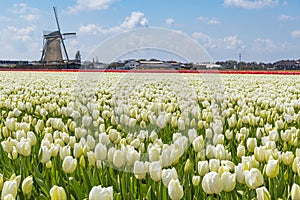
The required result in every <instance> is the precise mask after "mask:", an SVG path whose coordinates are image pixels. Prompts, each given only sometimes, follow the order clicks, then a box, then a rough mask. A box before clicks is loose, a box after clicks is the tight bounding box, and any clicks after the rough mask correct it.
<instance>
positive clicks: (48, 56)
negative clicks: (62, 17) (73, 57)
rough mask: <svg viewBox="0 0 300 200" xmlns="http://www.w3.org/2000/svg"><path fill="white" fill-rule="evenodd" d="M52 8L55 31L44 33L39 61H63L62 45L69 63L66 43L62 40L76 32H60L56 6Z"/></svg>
mask: <svg viewBox="0 0 300 200" xmlns="http://www.w3.org/2000/svg"><path fill="white" fill-rule="evenodd" d="M53 10H54V16H55V20H56V25H57V31H53V32H50V33H44V34H43V36H44V39H43V51H42V57H41V62H43V63H65V60H64V59H63V56H62V49H61V45H62V46H63V51H64V54H65V57H66V60H67V63H69V61H70V60H69V56H68V52H67V49H66V45H65V43H64V40H65V38H66V36H75V35H76V33H63V34H62V33H61V32H60V26H59V22H58V17H57V12H56V8H55V7H53Z"/></svg>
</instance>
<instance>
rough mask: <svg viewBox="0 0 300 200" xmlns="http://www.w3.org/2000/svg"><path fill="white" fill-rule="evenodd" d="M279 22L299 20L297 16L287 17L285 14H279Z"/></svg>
mask: <svg viewBox="0 0 300 200" xmlns="http://www.w3.org/2000/svg"><path fill="white" fill-rule="evenodd" d="M278 19H279V21H292V20H297V19H299V17H298V16H289V15H286V14H281V15H280V16H279V17H278Z"/></svg>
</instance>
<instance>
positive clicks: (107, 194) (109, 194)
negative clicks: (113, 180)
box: [89, 185, 114, 200]
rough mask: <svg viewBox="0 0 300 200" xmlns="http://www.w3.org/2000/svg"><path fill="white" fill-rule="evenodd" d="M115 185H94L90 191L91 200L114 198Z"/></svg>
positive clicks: (110, 199) (109, 199)
mask: <svg viewBox="0 0 300 200" xmlns="http://www.w3.org/2000/svg"><path fill="white" fill-rule="evenodd" d="M113 198H114V194H113V187H112V186H111V187H107V188H104V187H102V186H101V185H99V186H94V187H93V188H92V189H91V191H90V193H89V200H99V199H101V200H113Z"/></svg>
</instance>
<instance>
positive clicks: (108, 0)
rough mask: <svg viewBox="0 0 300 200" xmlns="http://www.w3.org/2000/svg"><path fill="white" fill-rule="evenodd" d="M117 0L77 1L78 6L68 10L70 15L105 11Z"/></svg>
mask: <svg viewBox="0 0 300 200" xmlns="http://www.w3.org/2000/svg"><path fill="white" fill-rule="evenodd" d="M114 1H116V0H77V4H76V5H74V6H71V7H69V8H68V12H69V13H76V12H79V11H86V10H105V9H108V8H109V5H110V4H112V3H113V2H114Z"/></svg>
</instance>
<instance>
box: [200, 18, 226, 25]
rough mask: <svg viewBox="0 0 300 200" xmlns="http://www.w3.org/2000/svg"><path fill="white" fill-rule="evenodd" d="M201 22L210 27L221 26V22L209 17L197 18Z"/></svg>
mask: <svg viewBox="0 0 300 200" xmlns="http://www.w3.org/2000/svg"><path fill="white" fill-rule="evenodd" d="M197 19H198V20H199V21H200V22H204V23H207V24H210V25H216V24H220V23H221V22H220V21H219V20H218V19H216V18H207V17H198V18H197Z"/></svg>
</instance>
